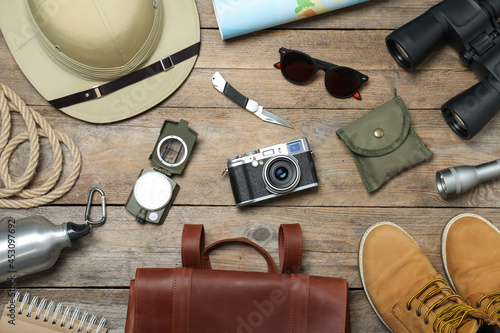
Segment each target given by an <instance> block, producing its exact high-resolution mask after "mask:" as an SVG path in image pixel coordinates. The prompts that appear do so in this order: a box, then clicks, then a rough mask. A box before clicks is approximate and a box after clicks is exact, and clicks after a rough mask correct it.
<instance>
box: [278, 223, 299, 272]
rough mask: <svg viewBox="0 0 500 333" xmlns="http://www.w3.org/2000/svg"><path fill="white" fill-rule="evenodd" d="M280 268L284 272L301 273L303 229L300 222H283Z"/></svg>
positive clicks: (280, 233)
mask: <svg viewBox="0 0 500 333" xmlns="http://www.w3.org/2000/svg"><path fill="white" fill-rule="evenodd" d="M278 239H279V257H280V268H281V273H283V274H300V268H301V264H302V229H301V228H300V224H298V223H295V224H282V225H280V230H279V236H278Z"/></svg>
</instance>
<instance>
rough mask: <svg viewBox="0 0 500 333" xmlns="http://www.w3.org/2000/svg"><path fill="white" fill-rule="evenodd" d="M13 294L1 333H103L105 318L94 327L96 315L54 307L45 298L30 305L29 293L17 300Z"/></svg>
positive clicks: (4, 316)
mask: <svg viewBox="0 0 500 333" xmlns="http://www.w3.org/2000/svg"><path fill="white" fill-rule="evenodd" d="M20 296H21V295H20V294H19V293H16V295H15V297H14V299H13V300H12V301H11V302H9V303H8V304H7V305H6V306H5V309H4V311H3V313H2V318H0V332H1V333H52V332H62V333H78V332H80V333H106V332H107V331H108V329H107V328H105V327H104V325H105V324H106V318H105V317H102V318H101V320H100V321H99V323H97V316H96V315H92V316H91V315H89V313H88V312H81V311H80V309H77V308H75V309H73V308H72V307H70V306H68V307H65V308H64V306H63V304H62V303H58V304H57V305H56V303H55V302H53V301H48V300H46V299H45V298H43V299H41V300H39V298H38V297H36V296H35V297H33V298H32V299H31V301H30V296H29V294H28V293H26V294H24V297H23V299H22V300H20Z"/></svg>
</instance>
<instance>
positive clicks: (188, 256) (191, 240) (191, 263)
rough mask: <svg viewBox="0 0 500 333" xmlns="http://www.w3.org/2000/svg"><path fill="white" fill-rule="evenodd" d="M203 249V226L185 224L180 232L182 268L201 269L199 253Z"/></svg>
mask: <svg viewBox="0 0 500 333" xmlns="http://www.w3.org/2000/svg"><path fill="white" fill-rule="evenodd" d="M204 249H205V232H204V228H203V224H185V225H184V230H183V231H182V242H181V256H182V267H187V268H194V269H201V267H202V266H201V252H202V251H203V250H204Z"/></svg>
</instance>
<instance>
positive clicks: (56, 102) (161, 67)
mask: <svg viewBox="0 0 500 333" xmlns="http://www.w3.org/2000/svg"><path fill="white" fill-rule="evenodd" d="M199 52H200V42H198V43H196V44H193V45H191V46H188V47H186V48H185V49H183V50H181V51H179V52H177V53H174V54H172V55H170V56H166V57H165V58H162V59H160V60H159V61H157V62H155V63H153V64H151V65H149V66H147V67H144V68H141V69H139V70H137V71H135V72H132V73H130V74H127V75H125V76H122V77H121V78H119V79H116V80H113V81H110V82H108V83H105V84H103V85H100V86H95V87H92V88H91V89H87V90H84V91H80V92H77V93H74V94H71V95H68V96H64V97H61V98H57V99H53V100H51V101H49V103H50V104H52V105H53V106H54V107H56V108H58V109H61V108H65V107H67V106H71V105H74V104H78V103H82V102H86V101H90V100H94V99H98V98H101V97H104V96H106V95H109V94H111V93H113V92H115V91H118V90H120V89H122V88H125V87H128V86H130V85H132V84H134V83H137V82H139V81H142V80H144V79H147V78H149V77H151V76H153V75H156V74H158V73H161V72H165V71H167V70H169V69H171V68H173V67H174V66H175V65H177V64H179V63H181V62H183V61H184V60H187V59H189V58H191V57H194V56H195V55H197V54H198V53H199Z"/></svg>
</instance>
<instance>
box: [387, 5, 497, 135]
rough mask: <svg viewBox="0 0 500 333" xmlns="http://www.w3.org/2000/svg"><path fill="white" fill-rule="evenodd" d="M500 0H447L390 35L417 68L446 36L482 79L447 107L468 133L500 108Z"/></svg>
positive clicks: (406, 62) (450, 119)
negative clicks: (498, 20) (499, 21)
mask: <svg viewBox="0 0 500 333" xmlns="http://www.w3.org/2000/svg"><path fill="white" fill-rule="evenodd" d="M499 16H500V0H444V1H443V2H441V3H439V4H437V5H435V6H434V7H432V8H431V9H429V10H428V11H427V12H425V13H424V14H422V15H421V16H419V17H417V18H416V19H414V20H413V21H410V22H409V23H407V24H405V25H404V26H402V27H401V28H399V29H397V30H395V31H394V32H392V33H391V34H390V35H388V36H387V37H386V45H387V48H388V50H389V52H390V54H391V55H392V57H393V58H394V59H395V60H396V62H397V63H398V64H399V65H400V66H401V67H402V68H404V69H405V70H408V71H412V70H414V69H416V68H417V67H418V65H419V64H420V63H421V62H422V61H423V60H424V59H425V58H426V57H427V56H428V55H429V54H430V53H431V51H432V50H433V49H434V48H435V47H436V46H437V45H438V44H440V43H441V42H448V43H449V44H450V45H451V46H452V47H453V48H454V49H455V50H456V51H457V52H458V53H459V54H460V59H461V60H462V62H463V63H464V64H465V65H467V66H470V67H472V69H473V70H474V72H475V73H476V74H477V75H478V76H479V78H480V79H481V81H480V82H479V83H478V84H476V85H474V86H473V87H471V88H469V89H467V90H465V91H464V92H462V93H460V94H459V95H457V96H455V97H453V98H452V99H450V100H449V101H448V102H446V103H445V104H444V105H443V106H442V108H441V112H442V114H443V117H444V119H445V120H446V123H447V124H448V125H449V126H450V127H451V129H452V130H453V131H454V132H455V133H456V134H458V135H459V136H461V137H462V138H465V139H471V138H472V137H473V136H474V135H476V134H477V133H478V132H479V131H480V130H481V129H482V128H483V127H484V126H485V125H486V124H487V123H488V122H489V121H490V120H491V118H493V116H494V115H495V114H496V113H497V112H498V111H499V110H500V39H497V38H499V37H500V29H499V25H498V23H497V19H498V17H499Z"/></svg>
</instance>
